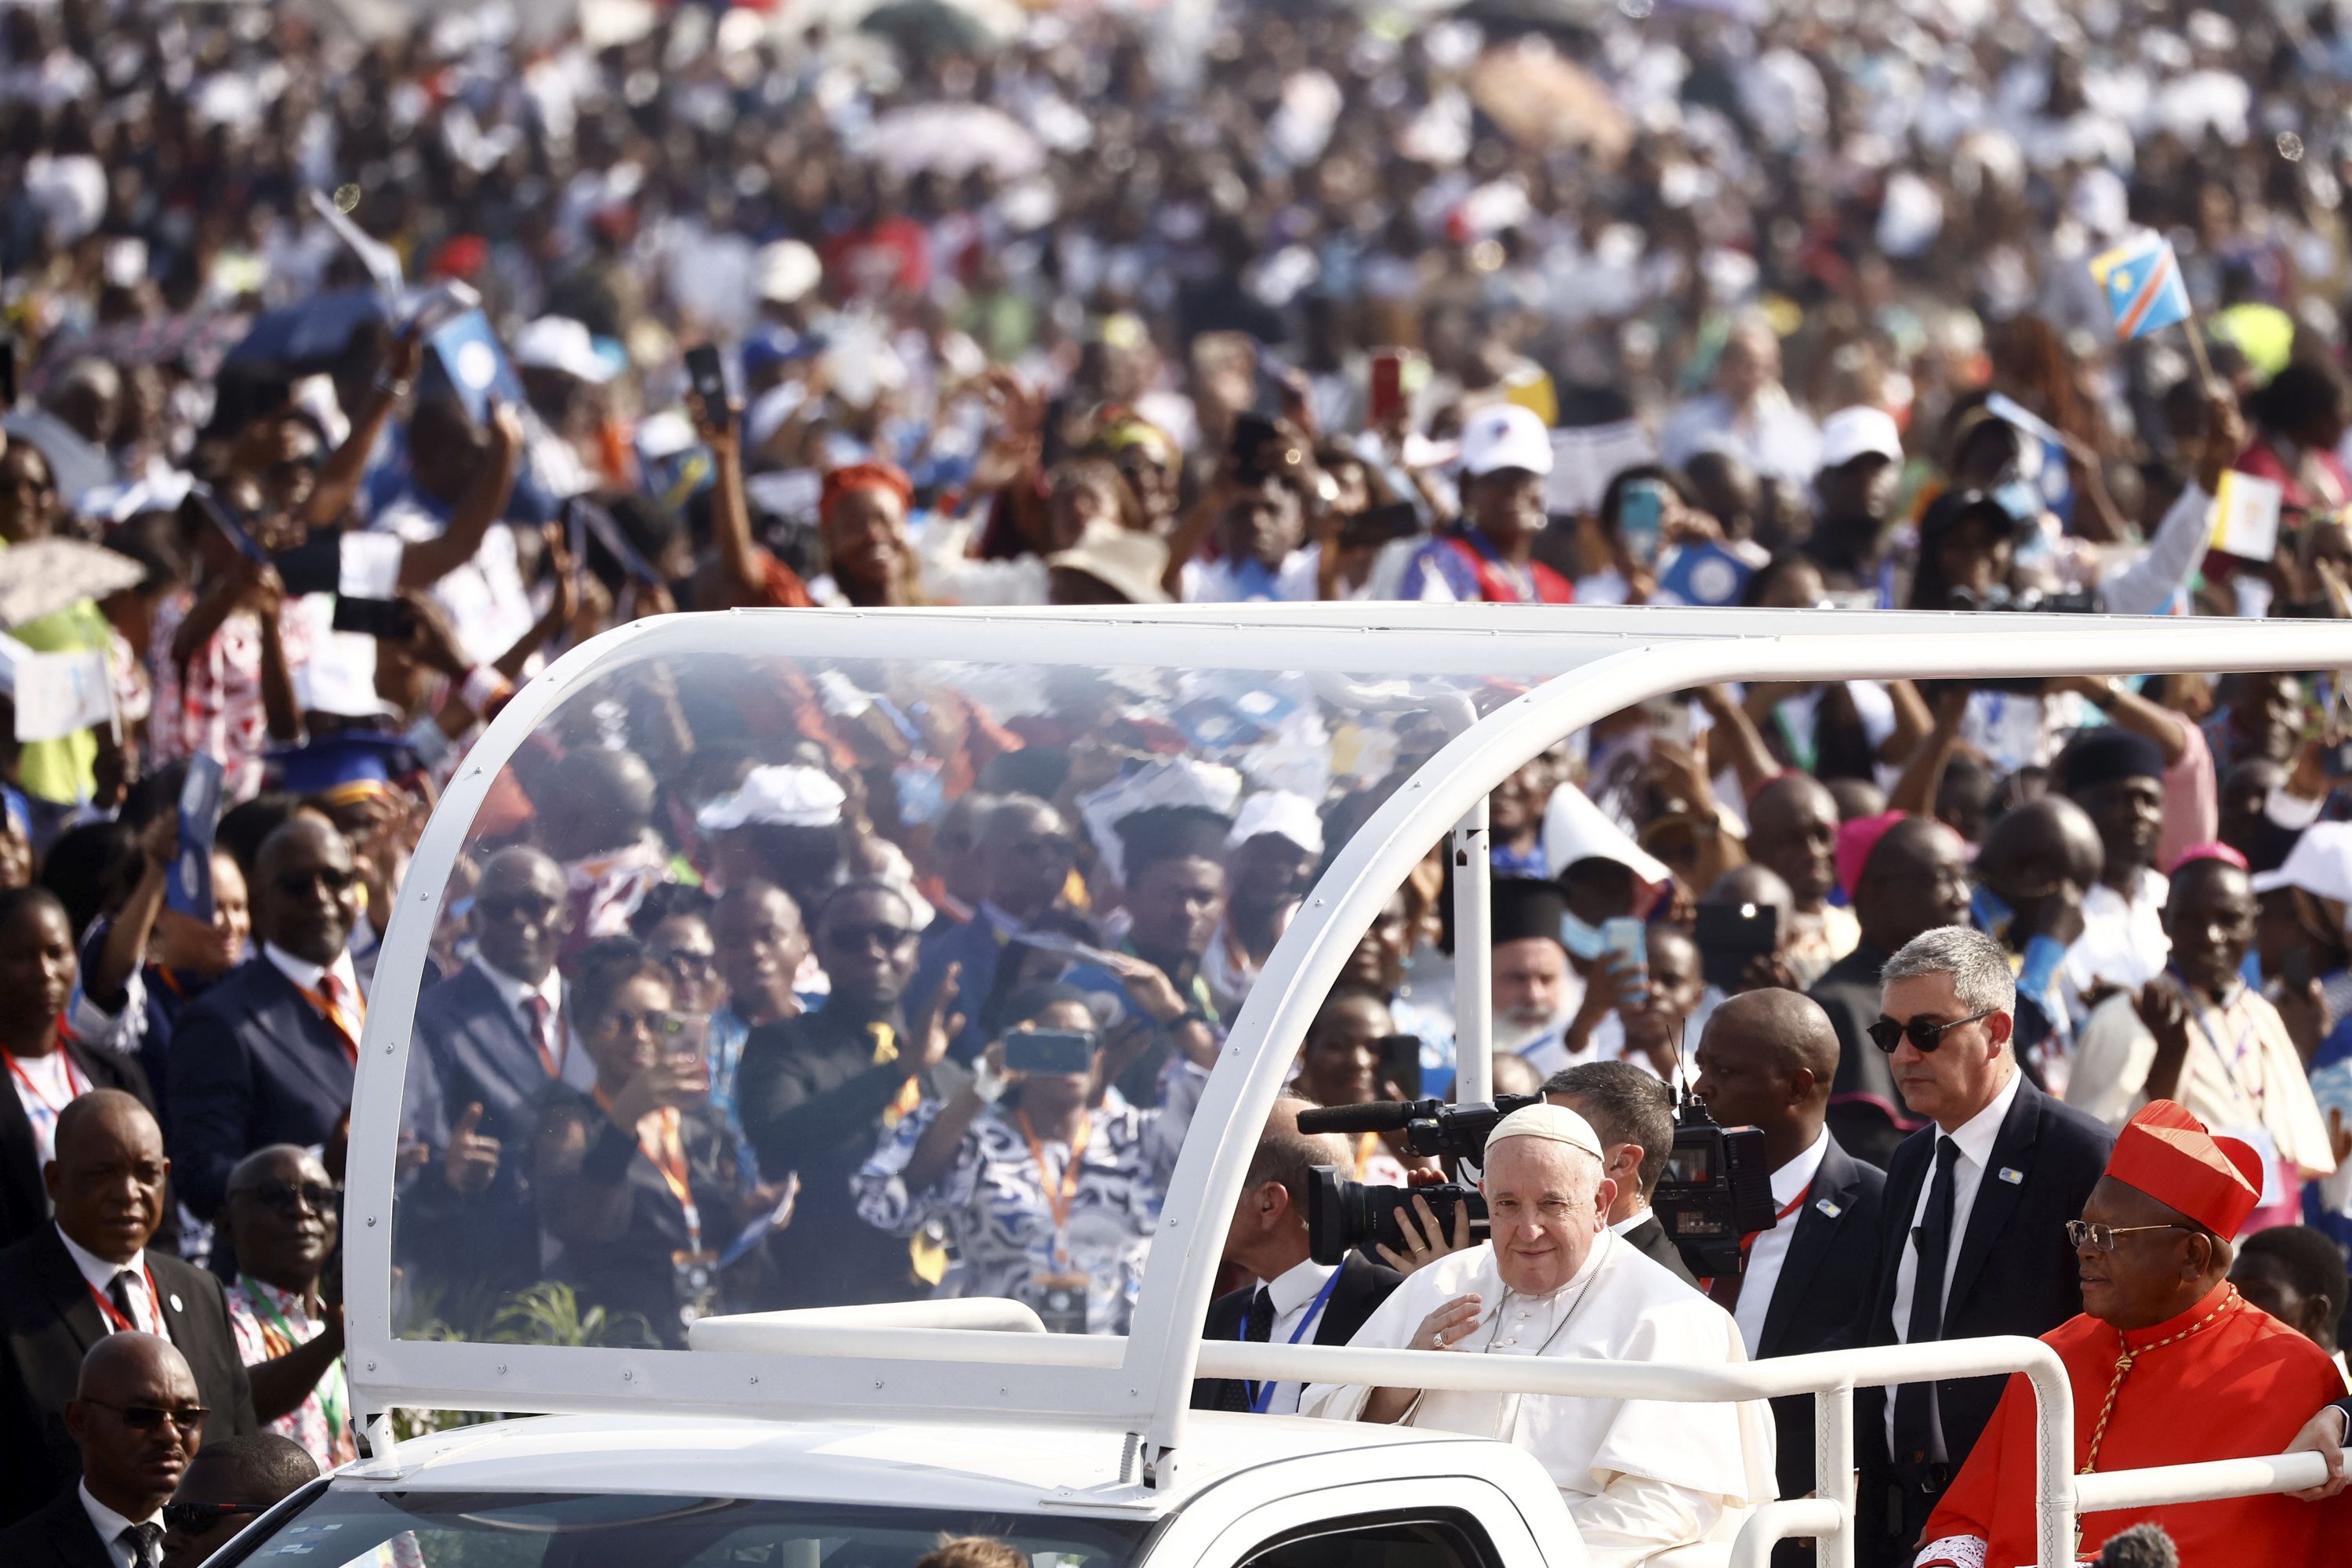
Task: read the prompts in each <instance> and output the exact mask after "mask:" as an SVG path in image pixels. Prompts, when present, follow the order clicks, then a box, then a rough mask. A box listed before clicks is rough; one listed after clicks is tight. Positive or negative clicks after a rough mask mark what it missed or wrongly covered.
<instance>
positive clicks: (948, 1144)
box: [852, 985, 1183, 1334]
mask: <svg viewBox="0 0 2352 1568" xmlns="http://www.w3.org/2000/svg"><path fill="white" fill-rule="evenodd" d="M1008 1013H1009V1016H1012V1017H1014V1018H1016V1019H1019V1020H1020V1022H1018V1023H1017V1024H1015V1025H1014V1026H1013V1030H1014V1031H1015V1032H1025V1031H1028V1030H1031V1029H1066V1030H1076V1031H1082V1032H1085V1033H1087V1034H1092V1033H1093V1032H1094V1027H1095V1019H1094V1015H1093V1014H1092V1012H1090V1011H1089V1010H1088V1008H1087V1003H1086V999H1085V998H1084V997H1083V996H1082V995H1080V994H1078V993H1077V992H1076V991H1073V990H1071V989H1070V988H1068V987H1067V986H1062V985H1044V986H1037V987H1034V988H1033V989H1031V990H1029V991H1028V992H1026V993H1024V994H1020V995H1017V996H1015V997H1013V998H1012V999H1011V1006H1010V1007H1009V1009H1008ZM1142 1043H1144V1037H1143V1036H1142V1035H1141V1034H1140V1033H1139V1032H1138V1031H1135V1030H1128V1031H1125V1032H1124V1033H1123V1034H1119V1035H1115V1036H1113V1037H1112V1038H1111V1039H1110V1040H1109V1042H1108V1043H1107V1044H1105V1045H1103V1046H1101V1047H1098V1048H1097V1051H1096V1053H1095V1058H1094V1067H1093V1069H1092V1070H1091V1071H1089V1072H1085V1073H1064V1074H1054V1075H1046V1074H1040V1073H1027V1074H1024V1073H1009V1072H1006V1071H1005V1070H1004V1066H1003V1062H1004V1042H1003V1040H1002V1039H1000V1040H998V1041H997V1042H996V1043H994V1044H993V1045H991V1046H990V1047H988V1049H987V1051H986V1052H985V1053H984V1054H983V1055H982V1058H980V1060H979V1062H978V1063H977V1064H975V1065H976V1067H977V1068H978V1070H977V1072H976V1073H975V1074H974V1076H973V1079H972V1081H971V1083H970V1084H969V1085H967V1086H966V1087H965V1088H964V1089H962V1090H961V1092H959V1093H958V1094H956V1095H955V1096H954V1097H953V1098H952V1099H948V1100H929V1101H927V1102H926V1103H924V1104H923V1105H922V1106H920V1107H919V1108H918V1109H917V1110H915V1112H914V1114H912V1115H910V1116H908V1117H907V1118H906V1119H905V1120H904V1121H901V1122H899V1124H898V1126H897V1127H896V1128H895V1129H893V1130H892V1131H890V1132H889V1133H888V1134H887V1135H886V1136H885V1137H884V1139H883V1141H882V1143H881V1145H880V1147H878V1148H877V1149H876V1151H875V1152H874V1157H873V1158H872V1159H870V1160H868V1161H867V1162H866V1165H865V1168H864V1169H862V1170H860V1171H859V1172H858V1173H857V1174H856V1176H855V1177H854V1178H852V1185H853V1186H854V1187H855V1188H856V1194H857V1207H858V1213H859V1214H861V1215H864V1216H865V1218H866V1221H867V1222H868V1223H869V1224H872V1225H875V1226H880V1227H881V1228H882V1229H884V1230H887V1231H890V1232H892V1233H894V1234H897V1235H901V1236H911V1235H913V1234H914V1233H915V1232H916V1231H918V1230H919V1229H921V1228H922V1227H923V1226H926V1225H928V1224H929V1223H930V1222H932V1221H934V1220H937V1221H939V1222H940V1223H941V1224H942V1225H944V1226H945V1227H946V1229H947V1233H948V1238H949V1242H950V1247H952V1249H953V1252H954V1256H955V1260H956V1261H955V1267H954V1268H953V1269H952V1270H951V1271H950V1274H949V1275H948V1277H947V1279H945V1280H943V1281H942V1282H941V1283H940V1293H941V1294H942V1295H954V1296H1007V1297H1011V1298H1013V1300H1021V1301H1026V1302H1028V1303H1029V1304H1030V1305H1031V1306H1033V1307H1036V1308H1038V1309H1039V1311H1040V1315H1041V1316H1043V1317H1045V1319H1046V1321H1047V1326H1048V1327H1050V1328H1053V1329H1055V1330H1057V1331H1066V1332H1073V1333H1076V1332H1087V1333H1097V1334H1123V1333H1125V1332H1127V1329H1128V1321H1129V1316H1130V1315H1131V1314H1132V1312H1133V1310H1134V1307H1135V1297H1136V1292H1137V1290H1138V1289H1139V1287H1140V1286H1141V1284H1142V1280H1143V1263H1144V1258H1146V1256H1148V1254H1149V1253H1150V1245H1151V1232H1152V1230H1153V1228H1154V1227H1155V1226H1157V1225H1158V1223H1159V1218H1160V1197H1161V1195H1162V1191H1163V1188H1164V1186H1165V1184H1166V1181H1167V1176H1168V1173H1169V1171H1170V1170H1171V1168H1172V1167H1173V1166H1174V1164H1175V1152H1176V1150H1177V1148H1178V1147H1180V1146H1181V1143H1182V1142H1183V1130H1182V1128H1181V1126H1174V1125H1172V1124H1171V1123H1172V1121H1175V1120H1178V1119H1181V1112H1171V1111H1167V1110H1136V1109H1135V1108H1134V1107H1133V1106H1131V1105H1129V1104H1128V1103H1126V1102H1125V1101H1124V1100H1119V1099H1118V1097H1117V1096H1116V1095H1114V1094H1112V1093H1111V1092H1110V1091H1109V1089H1108V1085H1109V1083H1110V1082H1111V1080H1112V1079H1115V1078H1116V1077H1117V1076H1118V1073H1119V1071H1120V1069H1121V1068H1123V1067H1124V1066H1125V1065H1126V1058H1128V1057H1129V1056H1131V1055H1132V1053H1133V1051H1134V1049H1135V1048H1136V1047H1139V1045H1141V1044H1142Z"/></svg>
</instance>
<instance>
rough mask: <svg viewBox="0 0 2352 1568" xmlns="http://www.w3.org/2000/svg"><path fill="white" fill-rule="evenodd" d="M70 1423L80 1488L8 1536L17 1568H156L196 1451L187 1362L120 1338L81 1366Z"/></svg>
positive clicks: (164, 1348) (143, 1338) (147, 1339)
mask: <svg viewBox="0 0 2352 1568" xmlns="http://www.w3.org/2000/svg"><path fill="white" fill-rule="evenodd" d="M75 1381H76V1389H75V1394H74V1400H73V1403H72V1405H70V1406H69V1407H68V1410H67V1414H66V1420H67V1423H68V1426H70V1427H71V1429H72V1432H73V1440H74V1444H75V1447H76V1448H77V1450H78V1451H79V1461H80V1471H81V1479H80V1481H79V1484H75V1483H71V1482H68V1484H67V1485H66V1486H65V1487H64V1488H63V1489H60V1490H59V1492H58V1496H57V1497H56V1498H54V1499H52V1500H50V1501H49V1503H48V1504H47V1506H46V1507H44V1508H42V1509H40V1510H37V1512H35V1513H34V1514H33V1515H32V1516H31V1517H29V1518H27V1519H26V1520H25V1521H22V1522H20V1523H19V1524H17V1525H16V1527H15V1528H14V1529H12V1530H8V1531H5V1532H0V1563H7V1564H9V1568H115V1564H116V1563H117V1562H118V1559H117V1557H116V1556H115V1553H116V1552H118V1551H119V1552H121V1560H127V1561H128V1562H129V1563H131V1565H132V1568H155V1565H156V1563H157V1561H158V1557H159V1553H160V1551H161V1548H162V1545H163V1520H162V1517H161V1515H162V1513H163V1505H164V1504H165V1503H166V1502H168V1501H170V1500H171V1497H172V1493H173V1490H174V1489H176V1488H177V1487H178V1485H179V1482H180V1478H181V1476H182V1475H183V1474H184V1473H185V1471H186V1469H187V1467H188V1459H189V1458H190V1456H191V1455H193V1454H194V1452H195V1447H196V1427H195V1422H196V1420H197V1419H198V1417H197V1415H196V1414H195V1413H196V1410H197V1408H198V1405H197V1394H196V1383H195V1379H194V1377H193V1376H192V1375H190V1373H189V1372H188V1363H187V1362H186V1361H185V1360H184V1358H183V1357H182V1356H181V1355H180V1353H179V1352H177V1351H175V1350H173V1348H172V1346H171V1344H170V1342H167V1341H164V1340H160V1339H157V1338H156V1337H155V1336H154V1335H152V1334H137V1333H130V1334H119V1335H115V1336H113V1337H111V1338H110V1339H107V1340H105V1341H103V1342H100V1344H99V1345H98V1346H97V1347H96V1348H95V1349H93V1350H92V1351H91V1352H90V1353H89V1356H88V1357H87V1358H85V1359H84V1360H82V1361H80V1362H79V1363H77V1364H76V1367H75Z"/></svg>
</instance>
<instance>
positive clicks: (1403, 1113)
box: [1298, 1100, 1438, 1136]
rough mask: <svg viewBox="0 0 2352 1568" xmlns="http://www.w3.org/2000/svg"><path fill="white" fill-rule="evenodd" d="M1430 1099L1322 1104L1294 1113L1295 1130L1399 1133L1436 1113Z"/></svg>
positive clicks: (1309, 1133)
mask: <svg viewBox="0 0 2352 1568" xmlns="http://www.w3.org/2000/svg"><path fill="white" fill-rule="evenodd" d="M1437 1103H1438V1102H1437V1101H1436V1100H1373V1101H1372V1102H1371V1103H1370V1104H1369V1105H1323V1106H1318V1107H1317V1108H1316V1109H1314V1110H1302V1111H1300V1112H1299V1113H1298V1130H1299V1131H1301V1132H1304V1133H1307V1134H1308V1135H1309V1136H1312V1135H1313V1134H1315V1133H1318V1132H1402V1131H1404V1130H1405V1129H1406V1128H1408V1127H1410V1126H1412V1124H1413V1122H1415V1121H1420V1120H1423V1119H1424V1118H1427V1117H1432V1116H1435V1115H1436V1114H1437Z"/></svg>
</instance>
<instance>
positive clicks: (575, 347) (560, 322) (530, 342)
mask: <svg viewBox="0 0 2352 1568" xmlns="http://www.w3.org/2000/svg"><path fill="white" fill-rule="evenodd" d="M514 359H515V363H516V364H518V365H520V366H525V367H528V368H530V369H532V370H554V371H562V373H563V374H565V375H569V376H576V377H578V378H579V379H580V380H582V381H586V382H593V383H595V384H598V385H602V384H604V383H605V382H608V381H610V380H612V379H613V378H614V376H616V375H618V374H620V373H621V367H620V366H619V365H618V364H615V363H614V362H613V361H612V360H611V359H610V358H609V357H607V356H606V355H605V354H604V353H601V352H600V351H599V350H598V349H597V347H596V340H595V339H594V338H593V337H591V336H590V335H589V332H588V329H587V328H586V327H585V326H583V325H582V324H581V323H580V322H578V321H573V320H572V318H571V317H569V316H541V318H540V319H539V320H537V321H533V322H531V323H530V325H529V326H527V327H525V328H523V330H522V331H520V332H519V333H517V334H516V335H515V345H514Z"/></svg>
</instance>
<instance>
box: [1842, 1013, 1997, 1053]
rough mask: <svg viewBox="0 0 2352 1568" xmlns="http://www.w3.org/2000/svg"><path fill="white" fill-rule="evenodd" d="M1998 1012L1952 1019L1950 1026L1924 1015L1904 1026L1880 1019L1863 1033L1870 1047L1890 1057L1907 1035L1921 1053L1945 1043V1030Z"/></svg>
mask: <svg viewBox="0 0 2352 1568" xmlns="http://www.w3.org/2000/svg"><path fill="white" fill-rule="evenodd" d="M1998 1012H2000V1008H1998V1007H1988V1008H1986V1009H1985V1010H1984V1011H1983V1012H1981V1013H1971V1014H1969V1016H1967V1017H1965V1018H1954V1019H1953V1020H1951V1021H1950V1022H1949V1023H1939V1022H1937V1020H1936V1019H1934V1018H1931V1017H1929V1016H1927V1014H1925V1013H1922V1014H1920V1015H1919V1016H1917V1017H1916V1018H1913V1019H1911V1020H1910V1021H1909V1022H1907V1023H1898V1022H1897V1021H1895V1019H1893V1018H1881V1019H1880V1020H1878V1022H1876V1023H1875V1024H1873V1025H1872V1026H1870V1027H1869V1028H1868V1029H1867V1030H1865V1031H1864V1033H1866V1034H1868V1035H1869V1036H1870V1043H1871V1044H1872V1045H1874V1046H1876V1047H1878V1048H1879V1049H1880V1050H1882V1051H1885V1053H1886V1054H1887V1055H1888V1056H1890V1057H1891V1056H1893V1055H1894V1054H1895V1047H1897V1046H1899V1045H1901V1044H1902V1043H1903V1037H1904V1036H1906V1035H1908V1036H1910V1037H1911V1043H1912V1044H1913V1045H1915V1046H1916V1047H1919V1048H1920V1049H1921V1050H1923V1051H1932V1050H1934V1049H1935V1048H1936V1047H1937V1046H1940V1045H1942V1044H1943V1043H1944V1031H1945V1030H1947V1029H1957V1028H1958V1027H1959V1026H1961V1025H1962V1024H1973V1023H1975V1022H1976V1021H1977V1020H1978V1019H1979V1018H1990V1017H1991V1016H1993V1015H1994V1014H1995V1013H1998Z"/></svg>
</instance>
